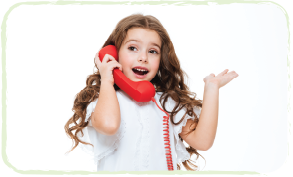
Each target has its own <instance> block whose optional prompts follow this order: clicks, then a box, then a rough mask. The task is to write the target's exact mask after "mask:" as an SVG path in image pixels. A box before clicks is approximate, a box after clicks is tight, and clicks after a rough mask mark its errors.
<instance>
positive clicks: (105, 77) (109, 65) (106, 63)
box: [95, 52, 122, 85]
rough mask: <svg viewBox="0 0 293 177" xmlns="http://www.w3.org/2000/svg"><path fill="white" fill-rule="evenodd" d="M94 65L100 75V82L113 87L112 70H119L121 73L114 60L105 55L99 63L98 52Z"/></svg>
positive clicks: (119, 66)
mask: <svg viewBox="0 0 293 177" xmlns="http://www.w3.org/2000/svg"><path fill="white" fill-rule="evenodd" d="M95 64H96V66H97V67H98V70H99V72H100V74H101V82H105V81H106V82H110V83H111V84H112V85H114V77H113V70H114V69H115V68H119V70H121V71H122V65H121V64H120V63H118V62H117V61H116V60H115V58H114V57H113V56H111V55H109V54H106V55H105V56H104V58H103V60H102V62H101V60H100V58H99V52H98V53H97V54H96V56H95Z"/></svg>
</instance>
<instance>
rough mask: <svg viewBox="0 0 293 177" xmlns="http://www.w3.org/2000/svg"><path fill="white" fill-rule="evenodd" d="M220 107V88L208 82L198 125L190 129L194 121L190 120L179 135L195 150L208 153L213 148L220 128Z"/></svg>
mask: <svg viewBox="0 0 293 177" xmlns="http://www.w3.org/2000/svg"><path fill="white" fill-rule="evenodd" d="M218 106H219V88H218V86H217V85H216V84H214V83H212V82H208V83H206V84H205V88H204V95H203V102H202V110H201V114H200V116H199V121H198V124H197V125H196V124H194V125H193V126H192V127H190V125H191V124H192V123H193V121H192V120H190V119H188V120H187V123H186V126H185V127H182V132H181V133H180V134H179V135H180V137H181V138H182V139H183V140H184V141H185V142H186V143H187V144H189V145H190V146H191V147H193V148H194V149H197V150H200V151H206V150H208V149H210V148H211V147H212V145H213V143H214V139H215V136H216V131H217V126H218ZM189 127H190V128H189ZM195 127H196V129H195V130H194V131H193V132H191V133H190V134H189V135H184V134H186V133H187V132H189V131H190V130H192V129H194V128H195Z"/></svg>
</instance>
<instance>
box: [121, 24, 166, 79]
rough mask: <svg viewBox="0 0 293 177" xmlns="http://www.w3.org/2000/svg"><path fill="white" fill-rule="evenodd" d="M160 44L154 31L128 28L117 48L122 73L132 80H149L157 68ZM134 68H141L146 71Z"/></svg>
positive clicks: (154, 74)
mask: <svg viewBox="0 0 293 177" xmlns="http://www.w3.org/2000/svg"><path fill="white" fill-rule="evenodd" d="M161 45H162V43H161V40H160V36H159V35H158V33H157V32H156V31H154V30H148V29H142V28H131V29H129V30H128V31H127V35H126V38H125V39H124V41H123V42H122V45H121V47H120V50H119V63H120V64H121V65H122V72H123V74H124V75H125V76H126V77H127V78H129V79H130V80H132V81H142V80H147V81H151V80H152V79H153V78H154V77H155V76H156V74H157V71H158V69H159V64H160V58H161V57H160V56H161ZM134 68H138V69H139V68H141V69H143V70H146V71H147V73H146V71H137V70H135V69H134ZM145 73H146V74H145Z"/></svg>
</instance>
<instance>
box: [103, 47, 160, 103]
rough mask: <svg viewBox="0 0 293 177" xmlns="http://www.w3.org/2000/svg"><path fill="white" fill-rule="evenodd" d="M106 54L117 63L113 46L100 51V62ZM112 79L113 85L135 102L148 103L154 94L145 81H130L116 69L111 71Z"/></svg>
mask: <svg viewBox="0 0 293 177" xmlns="http://www.w3.org/2000/svg"><path fill="white" fill-rule="evenodd" d="M106 54H109V55H111V56H113V57H114V58H115V59H116V61H117V62H118V54H117V50H116V47H115V46H114V45H107V46H106V47H104V48H102V49H101V50H100V52H99V58H100V60H101V62H102V60H103V58H104V56H105V55H106ZM113 77H114V82H115V84H116V85H117V86H118V87H119V88H120V89H121V90H123V91H125V92H126V93H127V94H128V95H129V96H130V97H131V98H133V99H134V100H135V101H137V102H149V101H151V100H152V98H153V97H154V96H155V94H156V90H155V87H154V86H153V84H152V83H151V82H149V81H146V80H144V81H138V82H135V81H132V80H130V79H129V78H127V77H126V76H125V75H124V74H123V73H122V72H121V71H120V70H119V69H118V68H115V69H114V70H113Z"/></svg>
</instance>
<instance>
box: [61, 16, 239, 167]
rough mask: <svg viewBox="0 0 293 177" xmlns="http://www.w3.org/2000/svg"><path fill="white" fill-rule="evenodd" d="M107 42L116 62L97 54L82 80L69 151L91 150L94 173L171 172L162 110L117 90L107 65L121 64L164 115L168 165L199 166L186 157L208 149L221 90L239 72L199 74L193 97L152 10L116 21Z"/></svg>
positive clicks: (174, 54)
mask: <svg viewBox="0 0 293 177" xmlns="http://www.w3.org/2000/svg"><path fill="white" fill-rule="evenodd" d="M107 45H115V47H116V48H117V51H118V56H119V57H118V58H119V62H117V61H116V60H115V58H114V57H113V56H111V55H109V54H106V55H105V56H104V58H103V60H102V62H101V61H100V59H99V57H98V56H99V55H98V54H99V53H97V54H96V56H95V64H96V67H97V69H98V71H97V72H96V73H94V74H93V75H90V76H89V77H88V78H87V80H86V87H85V88H84V89H83V90H82V91H80V92H79V93H78V94H77V95H76V98H75V101H74V106H73V111H74V115H73V116H72V117H71V118H70V119H69V121H68V122H67V123H66V125H65V130H66V133H67V135H69V136H70V138H71V139H72V140H74V142H75V145H74V147H73V148H72V149H71V151H72V150H74V149H75V148H76V147H77V146H78V145H80V147H81V148H83V149H84V150H85V151H87V152H89V153H90V154H92V156H93V157H94V160H95V163H96V165H97V170H98V171H153V170H168V169H169V168H168V166H167V160H166V145H165V141H164V137H165V136H164V135H163V134H164V133H165V132H164V131H163V129H164V125H163V123H164V122H163V117H164V116H166V114H165V113H164V112H162V111H161V110H160V109H159V108H158V107H157V106H156V104H155V103H153V102H151V101H150V102H136V101H135V100H134V99H132V98H131V97H130V96H128V95H127V94H126V93H125V92H124V91H123V90H121V89H120V88H119V87H118V86H117V85H116V84H115V83H114V78H113V69H115V68H119V69H120V70H121V71H122V72H123V74H124V75H125V76H126V77H127V78H129V79H130V80H132V81H142V80H147V81H150V82H151V83H152V84H153V85H154V87H155V90H156V94H155V97H154V98H155V100H156V102H157V103H158V105H159V106H160V107H161V108H162V109H163V110H164V111H166V112H167V113H168V114H170V118H169V138H170V147H171V154H172V163H171V165H173V166H172V168H173V169H174V170H176V168H175V167H176V165H177V170H180V163H182V164H183V165H184V167H185V168H186V169H187V170H192V171H195V170H198V168H197V166H196V165H194V164H192V163H191V160H190V159H191V156H192V155H193V154H196V155H197V158H198V156H199V155H200V154H199V153H198V152H197V150H200V151H206V150H208V149H209V148H211V146H212V144H213V142H214V139H215V135H216V129H217V122H218V99H219V89H220V88H221V87H222V86H224V85H226V84H227V83H228V82H230V81H231V80H232V79H233V78H236V77H238V74H237V73H235V72H234V71H233V72H229V73H227V72H228V70H227V69H226V70H224V71H223V72H222V73H220V74H219V75H217V76H215V75H214V74H210V75H209V76H207V77H205V78H204V79H203V80H204V82H205V88H204V96H203V101H202V100H199V99H195V96H196V94H195V93H193V92H190V91H189V88H188V87H187V85H186V84H185V82H184V76H187V75H186V74H185V73H184V71H183V70H182V69H181V67H180V63H179V60H178V58H177V56H176V53H175V50H174V47H173V44H172V42H171V39H170V37H169V35H168V33H167V31H166V29H165V28H164V27H163V26H162V24H161V23H160V22H159V20H158V19H156V18H155V17H153V16H151V15H147V16H144V15H141V14H134V15H131V16H128V17H126V18H124V19H122V20H121V21H120V22H119V23H118V24H117V26H116V28H115V29H114V30H113V32H112V34H111V35H110V36H109V38H108V40H107V41H106V42H105V43H104V45H103V47H105V46H107ZM193 94H194V96H193V97H191V95H193ZM199 120H200V121H199ZM70 124H74V125H73V126H72V127H70ZM73 131H75V133H73ZM183 140H184V141H185V142H186V143H187V144H188V145H189V147H185V145H184V144H183ZM189 165H192V166H189Z"/></svg>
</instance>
